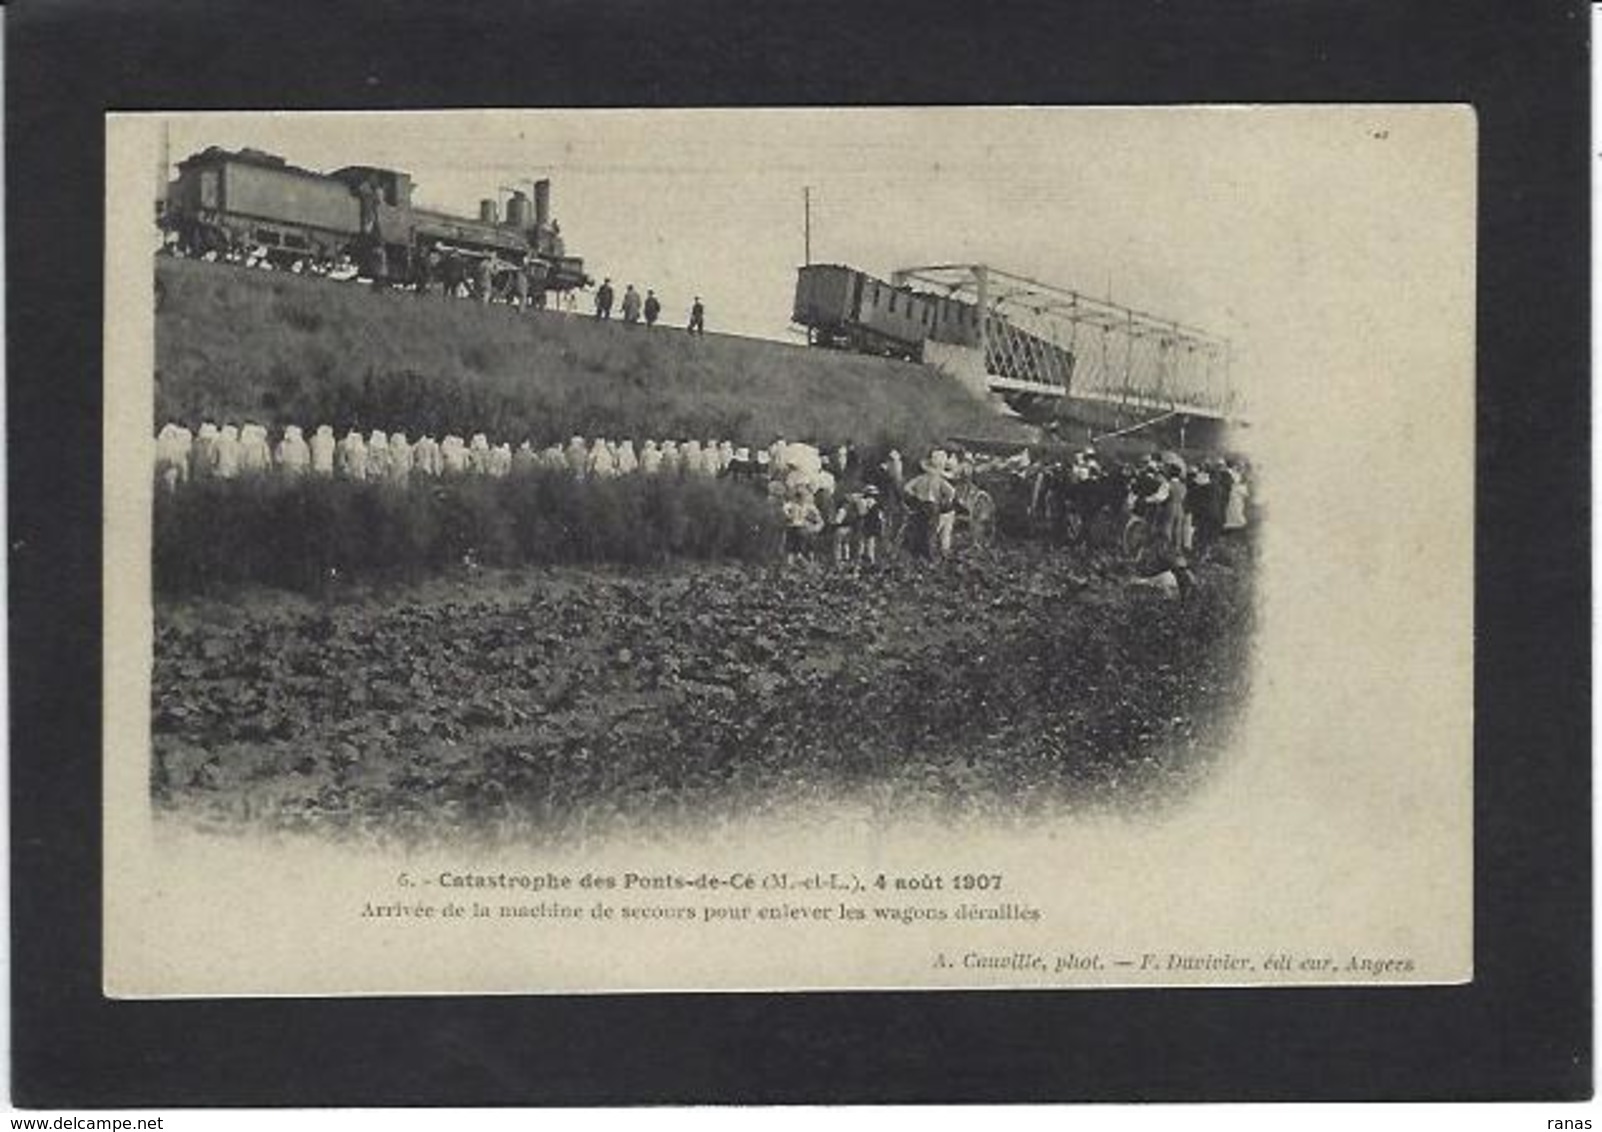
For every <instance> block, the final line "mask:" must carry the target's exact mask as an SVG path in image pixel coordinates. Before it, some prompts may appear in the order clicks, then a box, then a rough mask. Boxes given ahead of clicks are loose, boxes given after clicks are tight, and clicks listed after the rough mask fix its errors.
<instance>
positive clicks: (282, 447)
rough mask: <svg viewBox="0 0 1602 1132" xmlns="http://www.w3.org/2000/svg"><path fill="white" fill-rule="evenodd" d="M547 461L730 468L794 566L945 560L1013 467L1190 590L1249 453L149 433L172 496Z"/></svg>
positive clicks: (1166, 582)
mask: <svg viewBox="0 0 1602 1132" xmlns="http://www.w3.org/2000/svg"><path fill="white" fill-rule="evenodd" d="M536 469H539V470H545V471H548V472H558V473H562V474H566V475H571V476H573V477H575V478H578V479H608V478H611V477H616V476H633V475H644V476H653V475H680V476H700V477H706V478H708V479H718V478H724V479H728V480H730V481H732V482H734V483H738V484H745V485H749V486H750V487H751V488H752V489H753V490H758V491H761V492H764V493H765V494H766V496H767V498H768V499H770V500H771V501H772V503H773V505H774V507H775V509H776V511H777V513H778V514H779V515H780V516H782V522H783V527H784V558H785V560H786V562H788V563H790V564H792V565H802V564H807V565H816V564H832V565H836V566H847V565H857V564H861V565H866V566H874V565H877V564H878V563H879V561H880V560H881V558H882V556H883V554H884V552H885V549H886V545H887V541H888V538H887V536H889V535H890V534H892V533H894V534H898V535H904V537H901V538H899V539H898V540H897V542H898V544H899V545H900V546H902V547H904V548H906V549H908V550H910V551H912V552H913V553H916V554H920V555H923V556H927V557H929V558H931V559H937V560H938V559H943V558H946V557H949V556H950V555H951V554H952V551H953V532H954V530H955V527H956V523H957V519H958V516H959V513H961V512H962V511H963V510H964V509H965V508H969V507H970V506H971V504H972V502H973V496H974V494H975V492H976V491H977V487H976V477H977V476H979V475H981V474H984V475H996V476H1003V475H1005V476H1012V477H1016V478H1017V479H1018V480H1021V481H1023V482H1024V483H1025V484H1027V485H1028V488H1027V490H1026V491H1025V493H1024V494H1025V496H1026V497H1027V499H1028V510H1029V512H1030V513H1031V514H1039V513H1041V512H1043V511H1044V510H1046V509H1047V507H1048V501H1049V500H1050V499H1051V497H1053V496H1055V503H1054V505H1055V507H1056V508H1058V509H1059V510H1061V509H1063V508H1071V509H1077V510H1078V511H1079V512H1080V513H1081V514H1082V515H1087V516H1088V514H1090V513H1091V512H1093V511H1094V510H1096V509H1098V508H1101V509H1105V510H1106V511H1107V512H1108V513H1109V514H1112V515H1115V516H1116V517H1118V518H1120V519H1127V518H1128V517H1137V518H1139V519H1141V520H1142V521H1143V522H1144V524H1145V527H1144V531H1145V539H1146V541H1145V543H1144V551H1145V553H1144V555H1143V561H1144V563H1145V564H1146V565H1148V566H1149V567H1151V568H1150V569H1148V570H1146V571H1143V576H1142V579H1141V580H1140V581H1139V584H1150V585H1154V586H1157V587H1158V588H1163V589H1177V590H1179V591H1183V590H1184V589H1185V588H1186V587H1188V585H1190V584H1191V582H1192V581H1193V576H1192V575H1191V573H1190V566H1191V562H1192V560H1193V558H1194V557H1195V556H1196V555H1198V554H1201V553H1203V552H1205V551H1206V549H1207V548H1208V547H1209V546H1210V545H1212V544H1213V543H1214V542H1216V541H1217V540H1218V539H1220V538H1223V537H1226V536H1229V535H1232V534H1236V533H1238V532H1241V531H1243V530H1245V528H1246V526H1247V522H1248V500H1249V498H1250V494H1251V492H1250V486H1249V484H1248V479H1247V471H1248V469H1247V466H1246V465H1245V464H1244V462H1243V461H1240V460H1235V459H1230V460H1226V459H1223V458H1211V459H1206V460H1202V461H1198V462H1195V463H1190V462H1187V461H1186V460H1185V459H1184V458H1183V457H1182V456H1180V455H1179V454H1177V453H1174V452H1166V453H1160V454H1158V453H1154V454H1152V455H1150V456H1147V457H1145V458H1144V459H1143V460H1142V461H1140V462H1139V463H1136V464H1119V463H1103V461H1102V460H1101V458H1100V457H1099V456H1098V455H1097V454H1096V453H1095V451H1094V450H1092V449H1083V450H1080V451H1078V452H1075V453H1073V455H1072V456H1071V457H1068V458H1066V459H1061V460H1053V461H1041V460H1039V459H1037V458H1036V457H1035V456H1034V455H1033V454H1032V453H1031V452H1030V451H1029V450H1028V449H1020V450H1017V451H1015V452H1013V453H1012V454H1010V455H1007V456H1004V457H988V458H986V457H981V456H977V455H975V454H973V453H969V452H964V451H962V450H960V449H957V448H953V449H951V450H947V449H945V448H941V447H936V448H933V449H931V450H930V451H929V452H928V453H927V454H926V455H925V456H923V457H922V458H921V459H919V460H917V461H916V463H911V462H909V461H907V460H906V459H905V458H904V457H903V456H902V454H901V452H900V451H898V450H896V449H893V448H892V449H887V450H876V451H873V452H867V451H863V450H859V449H858V448H856V447H855V446H853V445H851V444H839V445H836V446H833V447H828V446H820V445H818V444H816V443H812V442H810V441H790V440H787V439H786V438H784V437H782V436H780V437H774V438H773V440H772V441H771V442H770V443H769V444H768V445H767V446H765V447H763V446H751V445H746V444H736V443H735V442H734V441H732V440H729V439H708V440H695V439H682V440H656V439H648V440H645V441H643V442H641V443H639V444H638V445H636V443H635V442H634V440H633V439H632V438H624V439H617V440H614V439H609V438H606V437H590V438H586V437H582V436H573V437H571V438H569V439H568V440H567V441H566V442H559V441H558V442H552V443H549V444H545V445H543V446H538V445H536V444H535V443H534V442H533V441H532V440H527V439H525V440H523V441H522V442H521V443H519V444H518V445H517V446H516V447H515V448H514V447H513V446H512V445H511V444H510V443H509V442H507V441H499V442H492V441H491V440H490V439H489V437H488V436H487V435H486V434H484V433H482V432H477V433H473V434H472V435H471V436H470V437H468V438H466V439H464V438H462V437H461V436H457V435H454V434H452V435H447V436H445V437H444V438H443V439H440V440H436V439H435V438H434V437H433V436H429V435H424V436H421V437H418V438H417V439H415V440H413V439H411V438H410V437H408V436H407V435H406V434H405V433H404V432H393V433H386V432H384V431H383V430H381V429H374V430H372V431H371V432H369V433H367V434H366V435H365V436H364V435H363V433H362V432H361V431H360V430H359V429H356V428H350V429H347V430H346V431H345V433H344V435H343V436H336V434H335V430H334V429H333V428H332V427H330V426H328V425H320V426H318V427H317V428H315V429H313V430H311V431H310V433H306V432H303V431H302V429H301V428H300V427H299V426H297V425H287V426H285V427H284V428H283V429H282V430H280V431H279V432H278V433H277V435H276V437H271V436H269V433H268V430H267V428H266V427H265V426H263V425H260V424H258V423H255V422H253V421H246V422H244V423H242V424H235V423H231V422H230V423H225V424H223V425H220V426H219V425H216V424H214V423H211V422H206V423H202V424H201V425H200V426H199V428H198V430H197V431H195V432H191V431H190V430H189V429H188V428H187V427H185V426H184V425H181V424H177V423H168V424H166V425H164V426H163V427H162V429H161V431H160V432H159V433H158V434H157V436H156V440H155V475H156V480H157V483H158V486H159V487H160V488H161V489H162V490H165V491H168V492H172V491H177V490H179V489H180V488H181V487H182V486H183V485H184V484H186V483H188V482H190V481H193V480H209V479H215V480H231V479H244V478H249V477H252V476H278V477H299V476H325V477H331V478H335V479H341V480H349V481H362V482H387V483H393V484H405V483H407V482H408V481H410V480H412V479H414V478H425V479H439V478H449V477H458V476H488V477H504V476H511V475H517V474H520V473H526V472H529V471H533V470H536Z"/></svg>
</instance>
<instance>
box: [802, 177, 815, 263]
mask: <svg viewBox="0 0 1602 1132" xmlns="http://www.w3.org/2000/svg"><path fill="white" fill-rule="evenodd" d="M801 208H802V215H803V224H804V227H803V229H802V231H803V235H802V240H803V243H804V247H805V254H806V259H805V261H804V262H805V263H806V265H807V266H808V267H811V266H812V186H811V185H807V186H805V187H803V188H802V190H801Z"/></svg>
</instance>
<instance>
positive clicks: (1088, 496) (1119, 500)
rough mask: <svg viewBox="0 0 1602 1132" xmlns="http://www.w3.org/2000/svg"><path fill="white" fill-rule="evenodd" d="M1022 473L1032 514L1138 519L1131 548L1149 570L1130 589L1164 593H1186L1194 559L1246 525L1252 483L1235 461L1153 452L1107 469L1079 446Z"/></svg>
mask: <svg viewBox="0 0 1602 1132" xmlns="http://www.w3.org/2000/svg"><path fill="white" fill-rule="evenodd" d="M1023 474H1025V475H1027V476H1028V478H1029V479H1030V481H1031V491H1030V498H1029V510H1030V513H1031V515H1041V514H1043V513H1046V512H1048V511H1050V512H1054V513H1057V514H1062V513H1065V512H1067V511H1074V512H1076V513H1077V514H1078V515H1079V516H1080V517H1081V518H1083V519H1085V520H1087V521H1088V520H1089V519H1091V518H1093V517H1094V516H1095V515H1096V514H1098V513H1101V512H1108V513H1115V514H1117V515H1119V516H1121V517H1130V518H1133V519H1139V520H1140V521H1141V525H1140V527H1139V528H1138V534H1139V537H1138V538H1136V539H1135V540H1133V541H1134V543H1135V545H1134V546H1132V547H1131V548H1130V549H1132V550H1134V551H1135V552H1136V553H1137V556H1138V557H1139V559H1140V562H1141V564H1142V565H1144V566H1146V567H1148V569H1147V571H1146V572H1145V573H1143V574H1142V575H1141V576H1140V577H1138V578H1137V579H1136V581H1135V584H1139V585H1151V586H1154V587H1157V588H1159V589H1163V590H1165V591H1172V592H1174V593H1179V592H1182V591H1184V590H1186V589H1188V587H1189V586H1190V585H1191V584H1193V583H1194V575H1193V574H1192V573H1191V569H1190V567H1191V563H1192V561H1193V559H1194V558H1195V557H1197V556H1198V555H1201V554H1204V553H1205V552H1206V551H1207V550H1208V548H1209V547H1211V546H1212V545H1213V544H1214V543H1216V542H1217V541H1218V540H1219V539H1220V538H1223V537H1226V536H1234V535H1238V534H1240V533H1242V532H1244V531H1245V530H1246V528H1247V524H1248V503H1249V501H1250V498H1251V485H1250V482H1249V478H1248V466H1247V465H1246V463H1245V461H1243V460H1241V459H1239V458H1225V457H1222V456H1212V457H1207V458H1204V459H1201V460H1197V461H1194V462H1191V461H1187V460H1186V459H1185V458H1184V457H1183V456H1181V455H1180V454H1179V453H1177V452H1161V453H1157V452H1154V453H1150V454H1148V455H1146V456H1145V457H1144V458H1143V459H1141V460H1140V461H1139V462H1138V463H1134V464H1115V465H1110V466H1109V465H1106V464H1104V463H1103V462H1102V461H1101V459H1100V458H1099V456H1098V455H1097V453H1096V452H1095V450H1094V449H1090V448H1085V449H1081V450H1079V451H1077V452H1075V453H1073V455H1072V456H1071V457H1070V458H1068V459H1067V460H1064V461H1058V462H1055V463H1052V464H1049V465H1036V466H1033V467H1030V468H1027V469H1025V470H1023ZM1085 530H1086V531H1088V528H1085Z"/></svg>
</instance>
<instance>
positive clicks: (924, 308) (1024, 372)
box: [791, 264, 1074, 391]
mask: <svg viewBox="0 0 1602 1132" xmlns="http://www.w3.org/2000/svg"><path fill="white" fill-rule="evenodd" d="M791 318H792V319H793V320H794V321H795V322H797V323H798V324H800V325H801V326H805V327H807V328H808V329H809V330H811V331H812V341H813V344H814V345H817V346H824V347H829V348H833V349H846V350H854V351H856V352H858V353H865V354H879V355H882V356H886V357H895V358H904V359H906V360H908V361H914V362H920V361H924V360H925V356H924V355H925V350H926V345H925V344H926V343H929V342H940V343H946V344H950V345H956V346H967V347H969V348H971V349H978V347H979V344H980V341H981V336H980V333H979V331H980V325H979V318H980V315H979V310H978V308H977V307H975V306H974V305H973V304H972V303H967V302H963V301H962V300H961V299H956V298H951V297H947V296H941V295H929V294H924V293H922V292H918V291H914V290H912V289H910V288H908V287H897V286H894V285H892V284H889V283H886V282H884V281H883V280H881V279H876V278H874V277H873V276H871V275H868V274H867V273H865V272H862V271H858V270H856V269H855V268H852V267H845V266H842V265H839V264H810V265H808V266H806V267H803V268H801V269H800V270H799V271H798V273H797V276H796V284H795V304H794V309H793V311H792V313H791ZM984 330H985V334H984V336H983V341H984V344H985V359H984V361H985V369H986V372H988V373H991V374H994V375H996V376H998V377H1005V378H1010V379H1012V380H1015V381H1027V382H1032V383H1034V384H1038V385H1052V386H1058V387H1061V388H1062V389H1063V390H1064V391H1066V390H1067V388H1068V384H1069V382H1070V380H1071V379H1072V377H1073V370H1074V355H1073V353H1072V352H1071V351H1069V350H1065V349H1063V348H1062V347H1061V346H1058V345H1056V344H1055V343H1052V342H1048V341H1046V340H1045V339H1043V338H1040V337H1039V336H1037V335H1034V334H1030V333H1028V332H1027V331H1025V330H1023V329H1021V328H1020V327H1017V326H1014V325H1013V324H1012V323H1010V322H1009V321H1008V320H1007V319H1006V318H1005V317H1004V316H1002V315H999V314H990V315H988V316H987V317H986V319H985V326H984Z"/></svg>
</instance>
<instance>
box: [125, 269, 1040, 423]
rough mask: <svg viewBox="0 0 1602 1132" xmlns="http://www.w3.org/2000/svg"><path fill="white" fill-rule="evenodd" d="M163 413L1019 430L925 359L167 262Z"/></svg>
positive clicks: (161, 352) (161, 346)
mask: <svg viewBox="0 0 1602 1132" xmlns="http://www.w3.org/2000/svg"><path fill="white" fill-rule="evenodd" d="M157 273H158V277H159V278H160V279H161V281H162V283H163V286H164V288H165V297H164V301H163V304H162V309H161V311H160V312H159V313H158V315H157V325H156V369H157V390H156V401H157V403H156V411H157V420H158V421H162V420H169V419H174V420H182V421H187V422H190V423H191V424H193V423H195V422H198V421H200V420H202V419H210V420H216V421H220V420H223V419H225V418H227V419H235V420H239V419H244V418H247V417H249V418H253V419H257V420H260V421H262V422H263V423H266V424H288V423H298V424H301V425H303V426H310V425H315V424H319V423H328V424H332V425H333V426H334V427H335V428H336V429H340V430H343V429H344V428H346V427H347V426H351V425H355V426H357V427H360V428H364V429H367V428H383V429H386V430H395V429H404V430H405V431H406V432H408V433H409V434H411V435H413V436H416V435H418V434H420V433H422V432H425V431H426V432H432V433H433V434H435V435H436V436H438V435H443V434H444V433H446V432H458V433H461V434H463V435H467V434H468V433H471V432H474V431H484V432H488V433H490V434H491V435H492V436H493V437H496V438H498V439H509V440H519V439H522V438H524V437H527V438H529V439H532V440H535V441H537V442H541V441H546V442H548V441H550V440H557V439H563V438H566V437H567V436H570V435H572V434H574V433H579V434H583V435H586V436H591V435H603V436H618V437H621V436H633V437H647V436H655V437H671V436H698V437H706V436H714V435H715V436H728V437H733V438H737V439H739V440H742V441H748V442H763V443H765V442H766V441H767V440H768V439H770V438H771V437H772V436H773V435H774V434H776V433H780V434H784V435H787V436H789V437H792V438H800V437H814V438H816V439H818V440H819V441H823V442H826V443H834V442H837V441H839V440H848V439H849V440H852V441H855V442H858V443H894V444H898V445H901V446H902V447H905V448H909V449H916V448H919V447H922V446H924V445H927V444H929V443H932V442H934V441H937V440H939V439H941V438H943V437H945V436H949V435H962V436H995V437H998V438H1004V437H1011V436H1017V435H1018V431H1017V426H1015V425H1013V424H1012V423H1011V422H1008V421H1006V420H1004V419H1002V418H1000V417H998V416H997V415H996V414H995V413H994V412H992V411H991V410H990V409H988V408H987V407H986V406H984V405H982V404H980V403H978V402H977V401H975V400H974V399H973V398H972V397H971V396H970V395H968V394H967V393H966V392H965V391H963V389H962V388H961V387H960V386H959V385H958V384H957V383H956V382H955V381H953V380H951V379H948V378H946V377H943V376H941V375H939V374H937V373H935V372H934V371H933V370H930V369H926V368H924V367H922V366H914V365H909V364H906V363H902V362H895V361H889V360H886V359H880V358H865V357H858V356H853V355H847V354H839V353H833V352H825V351H819V350H808V349H806V348H804V347H801V346H790V345H786V344H783V343H775V342H766V341H761V340H757V339H749V338H735V337H730V336H725V335H717V334H709V335H707V336H706V337H704V338H699V339H697V338H692V337H690V336H689V335H687V334H685V333H684V332H682V331H680V330H677V329H664V328H660V327H659V328H657V329H655V330H652V331H650V332H649V333H648V332H647V331H645V330H644V329H643V328H628V327H624V326H623V325H622V324H621V323H613V324H611V325H604V324H597V323H595V322H593V321H592V320H590V319H588V318H580V317H571V316H564V315H560V314H556V313H540V314H523V315H519V314H518V313H516V312H514V311H512V310H509V309H507V308H505V307H493V308H484V307H480V306H478V305H477V304H475V303H472V302H467V301H463V300H452V301H447V300H444V299H441V298H439V297H437V296H436V297H430V298H418V297H417V296H414V295H407V294H394V293H390V294H375V293H373V292H371V291H369V290H368V289H367V288H365V287H361V286H357V285H354V284H349V283H334V282H330V281H327V280H321V279H303V278H299V277H296V276H289V275H276V274H269V273H264V272H250V271H243V270H240V269H237V268H233V267H227V266H222V265H216V264H207V263H197V262H189V261H179V260H169V259H163V260H160V261H158V263H157Z"/></svg>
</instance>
